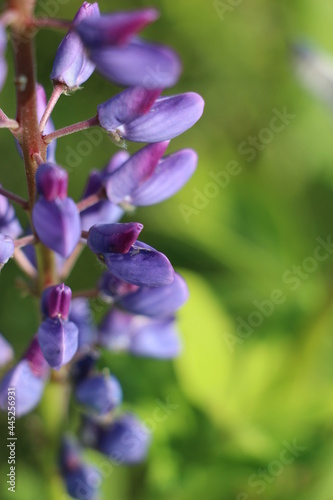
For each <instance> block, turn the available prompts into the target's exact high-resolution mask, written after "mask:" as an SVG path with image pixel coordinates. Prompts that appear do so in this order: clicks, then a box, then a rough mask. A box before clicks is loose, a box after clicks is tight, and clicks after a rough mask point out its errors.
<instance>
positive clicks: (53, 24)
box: [31, 17, 72, 30]
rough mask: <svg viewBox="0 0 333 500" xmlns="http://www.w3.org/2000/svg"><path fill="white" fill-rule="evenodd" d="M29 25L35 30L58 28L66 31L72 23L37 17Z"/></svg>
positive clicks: (64, 20)
mask: <svg viewBox="0 0 333 500" xmlns="http://www.w3.org/2000/svg"><path fill="white" fill-rule="evenodd" d="M31 25H32V26H33V27H35V28H59V29H64V30H68V29H69V28H70V27H71V26H72V21H68V20H66V19H52V18H49V17H37V18H35V19H34V20H33V21H32V23H31Z"/></svg>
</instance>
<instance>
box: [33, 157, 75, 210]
mask: <svg viewBox="0 0 333 500" xmlns="http://www.w3.org/2000/svg"><path fill="white" fill-rule="evenodd" d="M36 186H37V191H38V193H39V194H40V195H42V196H43V197H44V198H45V199H46V200H47V201H55V200H56V199H57V198H60V199H61V200H63V199H65V198H66V197H67V188H68V174H67V172H66V170H64V169H63V168H61V167H59V166H58V165H55V164H53V163H44V164H43V165H40V166H39V167H38V170H37V173H36Z"/></svg>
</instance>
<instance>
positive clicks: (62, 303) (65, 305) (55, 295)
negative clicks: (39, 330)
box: [42, 283, 72, 320]
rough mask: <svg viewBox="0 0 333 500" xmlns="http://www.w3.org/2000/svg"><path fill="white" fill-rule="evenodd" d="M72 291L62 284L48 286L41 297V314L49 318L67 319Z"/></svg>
mask: <svg viewBox="0 0 333 500" xmlns="http://www.w3.org/2000/svg"><path fill="white" fill-rule="evenodd" d="M71 298H72V290H71V289H70V288H69V286H66V285H65V284H64V283H61V284H60V285H56V286H50V287H49V288H46V290H44V292H43V295H42V312H43V314H44V316H47V317H49V318H61V319H64V320H66V319H68V314H69V309H70V306H71Z"/></svg>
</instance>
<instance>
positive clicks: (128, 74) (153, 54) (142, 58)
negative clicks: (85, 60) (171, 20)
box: [76, 9, 181, 88]
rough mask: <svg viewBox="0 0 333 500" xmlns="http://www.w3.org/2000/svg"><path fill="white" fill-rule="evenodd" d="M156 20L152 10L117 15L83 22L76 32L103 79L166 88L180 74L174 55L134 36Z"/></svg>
mask: <svg viewBox="0 0 333 500" xmlns="http://www.w3.org/2000/svg"><path fill="white" fill-rule="evenodd" d="M157 17H158V12H157V11H156V10H155V9H142V10H137V11H129V12H117V13H115V14H109V15H102V16H100V17H99V18H93V19H87V20H84V21H82V22H81V23H80V24H78V25H77V26H76V31H77V32H78V34H79V35H80V37H81V39H82V41H83V43H84V45H85V46H86V47H87V49H88V53H89V57H90V59H91V60H92V61H93V62H94V63H95V64H96V68H97V70H98V71H99V72H100V73H101V74H102V75H103V76H105V77H106V78H108V79H110V80H111V81H113V82H115V83H118V84H120V85H125V86H130V87H133V86H135V85H141V86H144V87H146V88H162V87H163V88H166V87H171V86H172V85H174V84H175V83H176V82H177V80H178V78H179V75H180V72H181V64H180V61H179V58H178V56H177V54H176V53H175V52H174V51H173V50H171V49H170V48H168V47H165V46H160V45H155V44H150V43H146V42H143V41H141V40H139V39H136V38H135V37H134V35H135V34H136V33H138V32H139V31H141V30H142V29H143V28H144V27H145V26H146V25H147V24H149V23H151V22H153V21H155V20H156V19H157Z"/></svg>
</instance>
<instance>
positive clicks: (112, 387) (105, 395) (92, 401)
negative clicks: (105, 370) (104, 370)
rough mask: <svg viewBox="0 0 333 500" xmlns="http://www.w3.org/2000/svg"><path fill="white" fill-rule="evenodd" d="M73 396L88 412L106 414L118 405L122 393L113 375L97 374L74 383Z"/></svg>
mask: <svg viewBox="0 0 333 500" xmlns="http://www.w3.org/2000/svg"><path fill="white" fill-rule="evenodd" d="M75 397H76V399H77V401H78V402H79V403H80V404H81V405H83V406H84V408H85V409H86V411H88V412H89V413H92V414H94V415H106V414H107V413H109V412H110V411H111V410H113V409H114V408H116V407H117V406H119V405H120V403H121V401H122V398H123V393H122V389H121V386H120V384H119V382H118V380H117V379H116V378H115V377H112V376H111V375H104V374H97V375H91V376H89V377H87V378H86V379H85V380H82V381H81V382H79V383H78V384H77V385H76V388H75Z"/></svg>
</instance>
